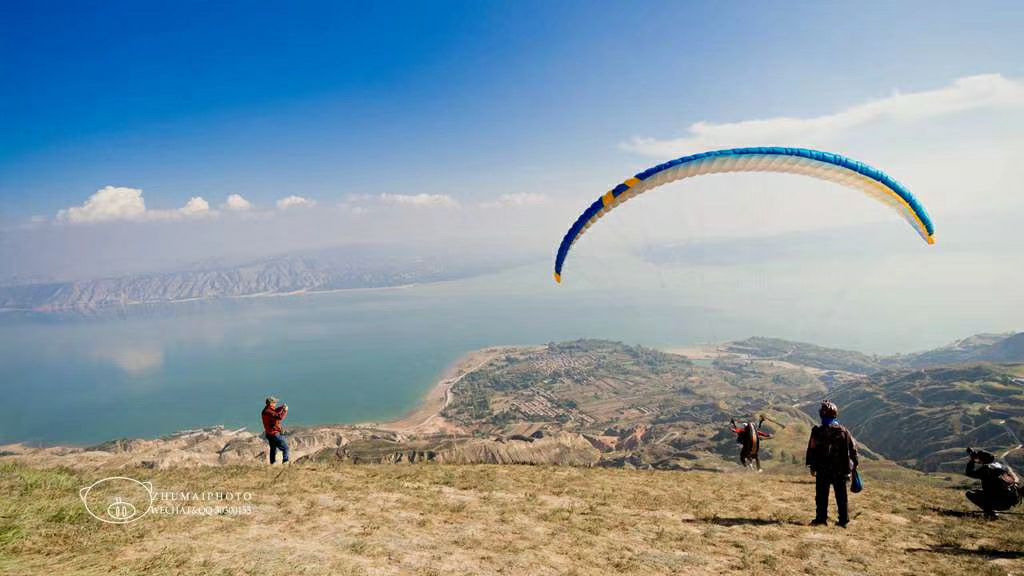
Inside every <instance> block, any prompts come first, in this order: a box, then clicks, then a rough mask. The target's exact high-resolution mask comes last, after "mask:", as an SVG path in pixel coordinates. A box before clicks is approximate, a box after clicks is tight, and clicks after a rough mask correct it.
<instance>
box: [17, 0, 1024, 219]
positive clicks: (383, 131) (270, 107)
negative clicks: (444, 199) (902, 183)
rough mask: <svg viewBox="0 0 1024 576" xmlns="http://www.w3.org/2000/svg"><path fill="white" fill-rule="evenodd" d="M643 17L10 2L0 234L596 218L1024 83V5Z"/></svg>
mask: <svg viewBox="0 0 1024 576" xmlns="http://www.w3.org/2000/svg"><path fill="white" fill-rule="evenodd" d="M637 4H639V3H624V2H622V3H611V2H607V3H593V2H465V3H461V2H436V3H428V2H408V3H404V2H401V3H360V4H358V5H357V4H347V3H341V2H328V3H303V4H302V5H301V7H300V6H299V5H288V6H285V5H282V4H279V3H278V4H273V5H271V4H266V5H263V6H260V5H257V4H253V3H248V2H247V3H243V2H175V3H157V2H137V1H133V2H102V3H84V2H67V3H32V2H5V3H4V6H3V7H2V8H0V9H2V10H3V14H2V17H0V73H2V75H3V78H4V81H3V82H2V84H0V115H2V117H3V125H4V127H3V130H2V131H0V201H2V206H3V208H2V214H0V217H2V218H3V219H4V220H5V221H8V222H12V221H19V220H22V219H28V218H29V217H31V216H33V215H46V216H48V217H52V216H54V215H55V214H56V213H57V211H58V210H60V209H63V208H66V207H69V206H74V205H79V204H81V203H82V202H84V201H85V200H86V198H88V197H89V196H90V195H91V194H93V193H94V192H96V191H97V190H99V189H101V188H103V187H104V186H125V187H133V188H139V189H144V190H145V198H146V202H147V207H156V208H164V209H171V208H176V207H179V206H181V205H183V204H184V203H185V202H186V201H187V200H188V199H189V198H191V197H194V196H202V197H204V198H206V199H207V200H208V201H209V202H210V204H211V205H216V204H218V203H220V202H222V201H223V199H224V198H225V197H226V196H227V195H228V194H241V195H244V197H245V198H246V199H248V200H249V201H251V202H253V203H255V204H256V205H257V206H267V205H272V204H273V203H274V202H275V201H276V200H277V199H279V198H281V197H284V196H288V195H300V196H303V197H308V198H311V199H315V200H317V201H318V202H320V203H322V204H324V203H333V202H337V201H340V200H341V199H342V198H343V197H344V196H345V195H352V194H381V193H391V194H418V193H427V194H446V195H450V196H452V197H454V198H456V199H458V200H459V201H461V202H466V201H471V200H477V199H479V200H481V201H483V200H485V199H486V198H489V197H493V196H496V195H499V194H508V193H515V192H517V191H524V190H537V189H544V190H546V191H547V193H549V194H551V195H555V196H557V195H559V194H565V195H567V196H572V197H573V198H576V197H579V196H580V195H586V196H590V195H591V194H590V193H589V192H586V191H589V190H595V191H596V192H598V193H599V192H600V190H601V189H603V188H606V187H607V186H608V185H610V184H614V183H615V182H617V181H619V180H621V179H622V178H623V176H624V175H627V174H628V173H631V172H632V171H636V170H639V169H642V168H643V167H645V166H647V165H649V164H651V159H650V158H649V157H645V156H644V155H642V154H637V153H635V152H634V151H631V150H628V149H624V148H623V146H622V143H623V142H625V141H628V140H629V139H630V138H632V137H635V136H642V137H653V138H672V137H678V136H680V135H681V134H683V133H684V131H685V129H686V126H688V125H690V124H692V123H694V122H699V121H709V122H734V121H741V120H745V119H750V118H763V117H776V116H817V115H822V114H829V113H832V112H835V111H836V110H837V109H843V108H845V107H848V106H852V105H856V104H857V103H860V102H864V101H866V100H870V99H872V98H879V97H884V96H886V95H888V94H890V93H891V92H892V91H893V90H895V89H899V90H901V91H907V92H913V91H919V90H929V89H936V88H940V87H942V86H945V85H948V84H949V83H950V82H952V81H953V80H955V79H957V78H961V77H965V76H970V75H975V74H981V73H998V74H1002V75H1003V76H1005V77H1009V78H1020V77H1022V76H1024V70H1022V68H1024V58H1021V56H1020V54H1021V52H1022V47H1024V46H1022V42H1021V40H1020V29H1021V27H1022V25H1024V4H1021V3H1017V2H1003V3H986V2H974V3H971V4H970V5H961V4H953V3H950V4H949V5H946V6H943V7H941V9H940V8H937V7H936V6H935V4H934V3H929V2H895V3H883V2H868V3H861V4H858V5H857V6H851V5H850V4H848V3H813V4H812V3H799V4H792V3H771V2H769V3H759V4H757V5H756V6H755V5H753V4H750V3H725V2H719V3H703V4H698V3H684V2H673V3H643V5H641V6H638V5H637ZM561 183H566V184H565V185H564V186H563V185H561ZM584 192H586V194H584Z"/></svg>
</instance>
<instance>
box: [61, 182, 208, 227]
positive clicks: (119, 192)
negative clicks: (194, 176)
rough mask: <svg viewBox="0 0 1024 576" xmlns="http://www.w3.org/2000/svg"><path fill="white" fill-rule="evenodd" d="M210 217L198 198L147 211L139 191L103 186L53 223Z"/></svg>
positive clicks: (62, 211) (65, 211) (62, 213)
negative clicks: (181, 204) (163, 208)
mask: <svg viewBox="0 0 1024 576" xmlns="http://www.w3.org/2000/svg"><path fill="white" fill-rule="evenodd" d="M214 214H216V212H214V211H212V210H210V204H209V203H208V202H207V201H206V200H203V198H202V197H199V196H195V197H193V198H191V199H189V201H188V203H186V204H185V206H183V207H181V208H178V209H177V210H150V209H148V208H146V200H145V198H143V197H142V190H140V189H138V188H126V187H121V186H107V187H105V188H103V189H101V190H97V191H96V193H95V194H93V195H92V196H90V197H89V199H88V200H86V201H85V203H84V204H82V205H81V206H72V207H70V208H65V209H63V210H60V211H59V212H57V220H58V221H61V222H68V223H71V224H89V223H96V222H113V221H129V222H141V221H146V220H177V219H185V218H197V217H203V216H212V215H214Z"/></svg>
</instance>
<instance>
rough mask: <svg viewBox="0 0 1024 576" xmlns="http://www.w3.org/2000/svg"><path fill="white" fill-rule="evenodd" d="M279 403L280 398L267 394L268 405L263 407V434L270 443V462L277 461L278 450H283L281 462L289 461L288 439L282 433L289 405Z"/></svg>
mask: <svg viewBox="0 0 1024 576" xmlns="http://www.w3.org/2000/svg"><path fill="white" fill-rule="evenodd" d="M277 404H278V399H277V398H274V397H273V396H267V407H266V408H264V409H263V414H262V416H263V435H264V436H265V437H266V438H267V442H269V443H270V463H271V464H274V463H275V462H277V451H278V450H280V451H281V463H282V464H287V463H288V440H286V439H285V437H284V435H283V434H281V421H282V420H284V419H285V418H287V417H288V406H287V405H286V404H281V405H280V406H278V405H277Z"/></svg>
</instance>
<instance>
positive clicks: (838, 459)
mask: <svg viewBox="0 0 1024 576" xmlns="http://www.w3.org/2000/svg"><path fill="white" fill-rule="evenodd" d="M806 462H807V465H808V466H809V467H810V468H811V470H814V472H815V474H826V475H828V476H832V477H836V478H838V477H842V476H849V475H850V474H851V473H853V470H854V468H856V467H857V465H858V464H859V463H860V462H859V460H858V459H857V442H856V441H855V440H854V439H853V435H852V434H850V431H849V430H847V429H846V427H845V426H842V425H840V424H838V423H832V424H830V425H828V426H815V427H814V428H811V437H810V438H809V439H808V440H807V457H806Z"/></svg>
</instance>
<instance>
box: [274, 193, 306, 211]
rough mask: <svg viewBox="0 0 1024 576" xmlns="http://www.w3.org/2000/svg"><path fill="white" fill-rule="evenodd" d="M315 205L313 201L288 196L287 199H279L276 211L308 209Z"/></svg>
mask: <svg viewBox="0 0 1024 576" xmlns="http://www.w3.org/2000/svg"><path fill="white" fill-rule="evenodd" d="M315 205H316V202H315V201H314V200H310V199H309V198H303V197H302V196H294V195H293V196H288V197H287V198H281V199H280V200H278V201H277V209H278V210H288V209H289V208H309V207H311V206H315Z"/></svg>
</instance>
